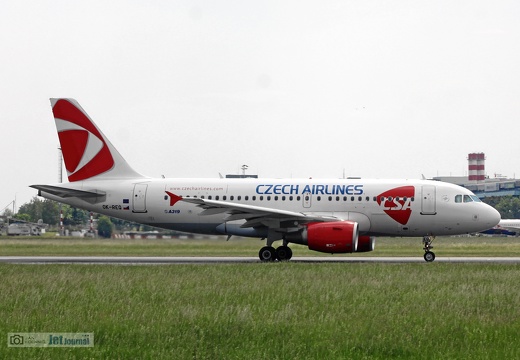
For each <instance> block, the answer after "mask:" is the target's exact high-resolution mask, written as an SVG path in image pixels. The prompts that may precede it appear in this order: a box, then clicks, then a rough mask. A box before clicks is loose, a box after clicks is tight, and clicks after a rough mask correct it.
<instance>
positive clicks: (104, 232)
mask: <svg viewBox="0 0 520 360" xmlns="http://www.w3.org/2000/svg"><path fill="white" fill-rule="evenodd" d="M97 229H98V235H99V236H102V237H105V238H110V237H112V230H113V224H112V221H110V218H109V217H108V216H104V215H102V216H100V217H99V219H98V223H97Z"/></svg>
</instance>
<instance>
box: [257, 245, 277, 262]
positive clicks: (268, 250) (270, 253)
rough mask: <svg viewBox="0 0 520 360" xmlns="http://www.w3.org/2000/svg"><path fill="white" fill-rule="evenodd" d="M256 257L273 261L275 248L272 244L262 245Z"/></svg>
mask: <svg viewBox="0 0 520 360" xmlns="http://www.w3.org/2000/svg"><path fill="white" fill-rule="evenodd" d="M258 257H259V258H260V260H262V261H265V262H267V261H275V260H276V250H275V249H274V247H272V246H264V247H263V248H261V249H260V251H259V252H258Z"/></svg>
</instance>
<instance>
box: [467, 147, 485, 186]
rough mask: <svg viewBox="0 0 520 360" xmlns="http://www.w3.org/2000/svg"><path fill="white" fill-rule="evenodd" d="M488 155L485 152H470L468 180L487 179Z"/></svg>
mask: <svg viewBox="0 0 520 360" xmlns="http://www.w3.org/2000/svg"><path fill="white" fill-rule="evenodd" d="M485 164H486V155H485V154H484V153H471V154H468V180H469V181H484V180H485V179H486V167H485Z"/></svg>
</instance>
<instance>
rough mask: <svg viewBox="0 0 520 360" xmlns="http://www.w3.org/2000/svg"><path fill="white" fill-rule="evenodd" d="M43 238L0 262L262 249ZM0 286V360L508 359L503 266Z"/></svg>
mask: <svg viewBox="0 0 520 360" xmlns="http://www.w3.org/2000/svg"><path fill="white" fill-rule="evenodd" d="M394 240H398V239H394ZM439 240H440V241H439V243H438V244H437V245H438V247H437V248H436V250H438V251H437V254H438V256H443V255H442V254H443V252H445V254H450V256H451V255H453V254H455V255H460V256H470V255H479V254H485V255H486V256H494V255H496V256H505V255H515V256H519V249H518V246H517V245H516V239H510V238H483V239H482V238H479V239H475V238H446V239H439ZM42 241H43V242H42V243H41V244H40V245H41V248H40V249H41V251H39V250H38V241H37V240H23V239H21V240H20V239H17V240H13V239H5V238H2V239H0V250H1V251H0V255H6V252H8V253H9V254H10V255H15V254H16V255H53V254H60V255H96V254H97V255H133V256H135V255H137V254H141V253H142V255H172V256H179V255H182V254H185V255H188V254H190V255H200V252H201V251H205V250H202V249H203V248H204V249H206V248H207V247H216V248H219V250H217V252H220V251H222V252H224V250H231V249H235V250H234V251H236V254H242V253H243V252H245V253H246V254H245V255H247V256H252V254H250V251H253V250H254V253H253V255H256V253H257V252H258V248H259V246H260V245H261V243H260V242H256V241H252V246H251V245H249V244H250V243H251V241H250V240H249V241H246V242H244V241H241V240H237V241H236V243H235V244H232V241H229V242H227V243H226V242H225V241H224V242H222V241H215V240H204V241H200V242H199V243H200V244H199V245H196V244H195V243H197V242H190V243H189V244H185V241H180V242H179V243H177V244H176V245H177V249H175V248H176V245H175V244H173V243H174V242H175V240H168V241H166V243H167V245H168V246H166V245H164V244H158V243H160V242H162V241H160V240H153V241H149V240H138V241H134V242H129V241H122V242H119V243H112V242H107V241H105V240H95V241H92V240H89V241H90V243H88V245H84V244H82V242H78V241H77V240H53V239H49V240H42ZM85 241H87V240H84V242H85ZM386 241H387V240H384V241H381V244H380V246H379V247H378V248H377V250H379V252H380V253H383V255H384V256H389V255H390V256H391V254H394V253H395V254H396V255H406V256H408V255H410V254H413V255H417V256H422V254H421V252H422V250H421V246H420V240H417V239H415V240H413V241H412V243H408V241H410V240H409V239H399V241H397V242H396V241H394V242H392V243H391V244H386ZM388 241H389V242H390V240H388ZM56 242H58V243H56ZM143 242H144V243H145V244H143ZM207 242H209V243H207ZM99 243H102V244H101V245H100V244H99ZM163 245H164V246H163ZM231 245H233V246H231ZM394 246H395V248H394ZM409 246H412V248H413V251H412V252H409V251H410V250H409V249H408V247H409ZM185 247H186V248H185ZM190 247H191V248H190ZM221 247H223V248H224V249H220V248H221ZM154 248H156V249H154ZM170 248H174V249H170ZM181 248H184V249H183V250H181ZM399 248H400V249H401V251H398V250H399ZM503 248H509V252H504V251H503ZM143 249H144V250H143ZM168 249H170V250H168ZM237 249H238V250H237ZM295 249H298V251H300V250H301V251H303V252H302V254H303V255H306V256H308V255H310V254H312V252H310V251H308V250H304V248H303V247H295ZM194 250H195V251H196V252H198V253H196V254H193V253H192V252H193V251H194ZM377 253H378V251H375V252H373V253H372V254H373V255H376V254H377ZM223 254H224V255H225V254H229V253H228V252H226V253H223ZM204 255H208V254H206V253H205V254H204ZM217 255H222V253H221V254H217ZM295 256H298V254H295ZM0 277H1V279H2V280H1V282H0V333H1V334H3V338H4V340H3V343H0V358H2V359H4V358H5V359H31V358H35V359H57V358H66V359H84V358H88V359H91V358H92V359H134V358H139V359H163V358H164V359H389V358H398V359H516V358H520V343H519V342H518V337H519V335H518V334H520V286H519V284H518V279H519V278H520V265H515V264H449V263H435V262H434V263H419V264H377V263H371V264H343V263H342V264H339V263H332V264H330V263H312V264H305V263H291V262H288V263H268V264H262V263H247V264H214V265H201V264H198V265H154V266H146V265H138V266H132V265H130V266H129V265H15V264H0ZM10 332H69V333H70V332H93V333H94V336H95V345H94V347H92V348H88V349H78V348H8V347H7V334H8V333H10Z"/></svg>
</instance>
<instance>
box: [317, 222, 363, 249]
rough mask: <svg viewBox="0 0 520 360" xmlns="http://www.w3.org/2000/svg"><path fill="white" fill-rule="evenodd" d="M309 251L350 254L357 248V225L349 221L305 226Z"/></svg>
mask: <svg viewBox="0 0 520 360" xmlns="http://www.w3.org/2000/svg"><path fill="white" fill-rule="evenodd" d="M307 245H308V246H309V249H311V250H315V251H321V252H324V253H330V254H333V253H351V252H355V251H357V247H358V223H356V222H351V221H337V222H322V223H310V224H308V225H307Z"/></svg>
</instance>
